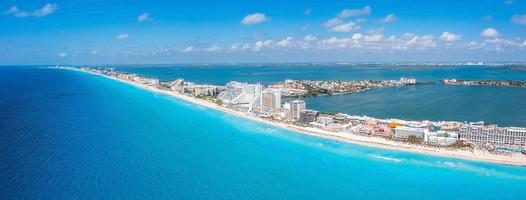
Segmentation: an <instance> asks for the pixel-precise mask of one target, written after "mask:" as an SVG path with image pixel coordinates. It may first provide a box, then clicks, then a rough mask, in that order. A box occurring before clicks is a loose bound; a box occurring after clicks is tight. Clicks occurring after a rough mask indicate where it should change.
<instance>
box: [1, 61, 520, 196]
mask: <svg viewBox="0 0 526 200" xmlns="http://www.w3.org/2000/svg"><path fill="white" fill-rule="evenodd" d="M189 71H192V70H189ZM212 71H213V70H212ZM225 71H229V70H225ZM241 71H242V70H241ZM297 71H299V70H297ZM188 73H190V72H188ZM206 73H209V72H206ZM206 73H205V74H206ZM210 73H211V72H210ZM232 73H234V72H232ZM271 73H273V72H271ZM320 73H321V74H323V72H322V71H320ZM364 73H365V72H364ZM385 73H388V74H393V73H394V72H385ZM415 73H416V72H415ZM491 73H497V74H500V73H504V72H491ZM506 73H508V72H506ZM508 74H510V76H512V78H513V77H514V78H515V79H520V78H523V77H524V75H521V74H524V73H523V72H518V73H517V74H519V75H513V74H514V73H511V72H509V73H508ZM172 76H173V75H170V77H172ZM239 76H240V77H244V76H241V75H239ZM313 76H314V75H313ZM364 76H365V75H364ZM391 76H392V77H393V78H396V77H397V76H398V74H396V73H394V74H393V75H391ZM415 76H416V75H415ZM477 76H479V75H477ZM498 76H500V75H498ZM188 77H191V76H188ZM214 77H216V78H214V79H213V80H216V81H217V82H216V83H218V82H220V81H219V80H222V79H230V78H232V77H236V75H231V74H229V73H227V72H225V74H221V75H216V76H214ZM282 77H285V75H276V77H271V78H268V80H272V81H273V80H278V79H280V78H282ZM342 77H343V75H342ZM369 77H370V76H369ZM200 78H201V79H202V80H205V79H206V78H207V77H200ZM291 78H294V77H291ZM337 78H340V77H337ZM356 78H357V79H362V78H363V79H368V78H367V76H365V77H356ZM187 79H190V80H198V79H199V78H197V76H196V77H194V78H187ZM0 81H1V84H0V199H228V200H230V199H524V198H525V194H526V193H525V191H526V168H524V167H514V166H505V165H496V164H489V163H480V162H473V161H465V160H459V159H450V158H442V157H434V156H427V155H419V154H412V153H405V152H398V151H390V150H382V149H375V148H370V147H364V146H359V145H353V144H345V143H340V142H335V141H330V140H326V139H320V138H316V137H311V136H306V135H302V134H299V133H295V132H291V131H287V130H283V129H279V128H275V127H271V126H268V125H264V124H259V123H256V122H252V121H248V120H245V119H242V118H238V117H234V116H231V115H228V114H225V113H221V112H217V111H214V110H211V109H207V108H203V107H200V106H196V105H192V104H189V103H187V102H184V101H181V100H177V99H174V98H171V97H168V96H165V95H160V94H156V93H152V92H149V91H145V90H142V89H139V88H136V87H134V86H131V85H128V84H124V83H121V82H116V81H113V80H109V79H105V78H102V77H99V76H95V75H89V74H85V73H82V72H76V71H67V70H56V69H55V70H53V69H40V68H34V67H0ZM247 81H248V80H247ZM261 82H263V80H261ZM408 90H411V89H408ZM484 101H486V102H487V99H485V100H484ZM503 101H504V100H503ZM518 103H522V104H519V106H517V105H516V106H515V107H516V108H517V109H524V108H520V105H523V104H524V103H523V101H522V102H520V101H518ZM488 105H489V106H491V104H488ZM401 109H404V108H401ZM506 114H507V113H501V115H503V116H505V115H506Z"/></svg>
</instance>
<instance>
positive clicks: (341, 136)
mask: <svg viewBox="0 0 526 200" xmlns="http://www.w3.org/2000/svg"><path fill="white" fill-rule="evenodd" d="M58 68H60V69H68V70H76V71H80V72H85V73H90V74H94V75H98V76H102V77H105V78H109V79H112V80H116V81H120V82H123V83H127V84H131V85H134V86H136V87H139V88H143V89H145V90H149V91H152V92H156V93H161V94H166V95H169V96H172V97H175V98H178V99H181V100H184V101H187V102H190V103H193V104H196V105H199V106H204V107H207V108H211V109H214V110H218V111H221V112H225V113H229V114H232V115H235V116H239V117H243V118H247V119H250V120H254V121H257V122H261V123H265V124H269V125H272V126H275V127H279V128H284V129H288V130H292V131H295V132H299V133H303V134H307V135H312V136H317V137H322V138H327V139H332V140H337V141H341V142H348V143H354V144H360V145H366V146H371V147H377V148H384V149H391V150H399V151H407V152H413V153H420V154H428V155H434V156H445V157H453V158H461V159H468V160H476V161H483V162H491V163H499V164H507V165H519V166H526V156H525V155H522V154H496V153H492V152H489V151H486V150H484V149H478V148H447V147H441V146H429V145H420V144H412V143H410V142H408V141H406V140H392V139H388V138H385V137H374V136H366V135H358V134H350V133H345V132H341V131H330V130H325V129H322V128H316V127H312V126H306V125H302V124H298V123H293V122H290V121H278V120H271V119H269V118H265V117H261V116H257V115H254V114H251V113H247V112H246V111H239V110H234V109H232V108H228V107H226V106H225V105H223V104H218V103H217V102H215V101H211V100H210V99H206V98H201V97H199V96H197V97H196V96H189V95H185V94H184V93H179V92H177V91H173V90H165V89H160V88H158V87H157V86H154V85H155V84H152V83H149V82H144V81H133V80H124V79H121V78H119V76H118V75H116V76H109V75H106V74H103V73H98V71H90V70H85V69H80V68H74V67H58Z"/></svg>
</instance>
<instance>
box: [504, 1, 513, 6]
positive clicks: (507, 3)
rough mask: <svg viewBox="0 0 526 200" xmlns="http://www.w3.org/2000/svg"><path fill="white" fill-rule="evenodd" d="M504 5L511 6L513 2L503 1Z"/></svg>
mask: <svg viewBox="0 0 526 200" xmlns="http://www.w3.org/2000/svg"><path fill="white" fill-rule="evenodd" d="M504 4H506V5H511V4H513V0H505V1H504Z"/></svg>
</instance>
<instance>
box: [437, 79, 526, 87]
mask: <svg viewBox="0 0 526 200" xmlns="http://www.w3.org/2000/svg"><path fill="white" fill-rule="evenodd" d="M442 83H444V84H446V85H482V86H498V87H526V81H497V80H457V79H445V80H443V81H442Z"/></svg>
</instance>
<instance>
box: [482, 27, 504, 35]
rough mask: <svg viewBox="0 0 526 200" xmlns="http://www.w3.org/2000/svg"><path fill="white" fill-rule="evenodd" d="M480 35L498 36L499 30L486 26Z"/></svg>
mask: <svg viewBox="0 0 526 200" xmlns="http://www.w3.org/2000/svg"><path fill="white" fill-rule="evenodd" d="M480 35H481V36H484V37H498V36H499V35H500V34H499V31H497V29H494V28H486V29H484V30H483V31H482V32H481V33H480Z"/></svg>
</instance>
